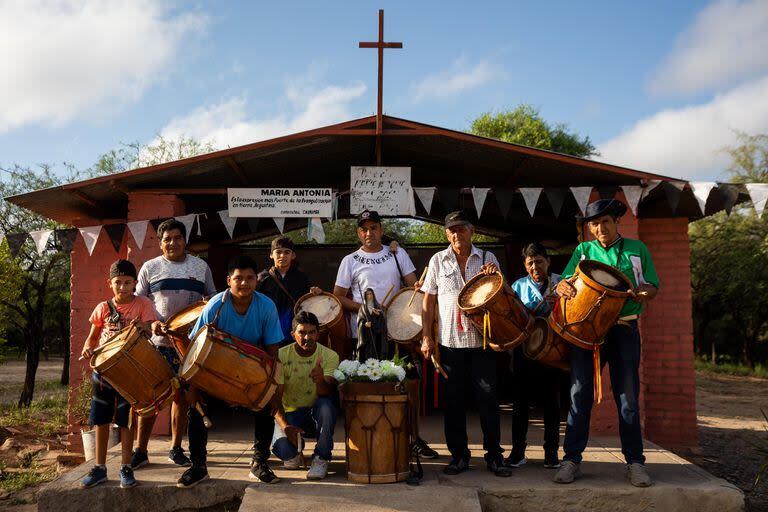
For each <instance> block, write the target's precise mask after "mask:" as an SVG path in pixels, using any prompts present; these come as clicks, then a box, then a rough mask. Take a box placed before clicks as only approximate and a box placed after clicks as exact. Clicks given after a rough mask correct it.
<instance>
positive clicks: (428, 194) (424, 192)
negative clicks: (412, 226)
mask: <svg viewBox="0 0 768 512" xmlns="http://www.w3.org/2000/svg"><path fill="white" fill-rule="evenodd" d="M435 190H437V187H413V191H414V192H416V197H418V198H419V202H420V203H421V206H423V207H424V209H425V210H426V211H427V215H429V214H430V213H432V201H433V200H434V199H435Z"/></svg>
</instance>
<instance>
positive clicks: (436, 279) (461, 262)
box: [421, 211, 512, 477]
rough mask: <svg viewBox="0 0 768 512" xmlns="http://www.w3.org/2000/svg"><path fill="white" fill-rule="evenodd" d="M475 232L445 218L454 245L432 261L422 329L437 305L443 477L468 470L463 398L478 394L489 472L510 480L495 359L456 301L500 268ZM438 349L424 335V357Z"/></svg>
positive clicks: (460, 216) (465, 222)
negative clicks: (447, 457) (479, 277)
mask: <svg viewBox="0 0 768 512" xmlns="http://www.w3.org/2000/svg"><path fill="white" fill-rule="evenodd" d="M474 231H475V229H474V227H473V226H472V223H471V222H470V219H469V216H468V215H467V214H466V213H465V212H463V211H457V212H452V213H449V214H448V215H447V216H446V217H445V235H446V237H447V238H448V241H449V242H450V243H451V245H450V246H449V247H448V248H447V249H445V250H444V251H440V252H438V253H437V254H435V255H434V256H432V258H431V259H430V260H429V269H428V270H427V275H426V277H425V278H424V284H423V285H422V286H421V290H422V291H423V292H424V303H423V306H422V321H421V322H422V325H432V324H433V322H434V318H435V306H436V304H437V305H439V306H438V307H439V310H440V316H439V324H438V325H439V335H438V340H439V342H440V349H439V350H440V358H441V362H442V365H443V368H444V370H445V372H446V373H447V374H448V379H447V380H446V381H445V395H446V396H445V420H444V425H445V427H444V428H445V441H446V444H447V445H448V450H449V451H450V452H451V462H450V463H449V464H448V465H447V466H446V467H445V469H444V470H443V472H444V473H445V474H447V475H457V474H459V473H461V472H463V471H466V470H467V469H469V459H470V455H471V454H470V452H469V447H468V440H467V412H466V409H465V403H464V402H465V400H464V399H465V393H466V392H467V390H468V389H470V388H472V389H474V392H475V399H476V402H477V407H478V411H479V413H480V426H481V427H482V430H483V448H484V449H485V452H486V453H485V463H486V465H487V467H488V470H489V471H491V472H493V473H494V474H495V475H496V476H503V477H507V476H511V475H512V470H511V469H510V468H508V467H505V466H504V464H503V458H502V456H501V454H502V453H503V450H502V449H501V444H500V443H501V426H500V423H501V418H500V413H499V401H498V396H497V393H496V354H495V353H494V352H493V351H490V350H485V349H483V339H482V336H480V335H479V334H478V332H477V331H476V330H475V328H474V327H472V324H471V322H470V320H469V318H468V317H467V316H466V315H464V314H463V313H462V312H461V310H460V309H459V306H458V301H457V299H458V296H459V292H461V289H462V288H463V287H464V285H465V284H466V282H467V281H469V280H470V279H471V278H472V277H474V276H475V275H476V274H478V273H480V272H482V271H487V272H491V271H494V270H495V269H496V268H498V266H499V262H498V260H497V259H496V256H494V255H493V254H492V253H490V252H486V251H483V250H481V249H478V248H477V247H475V246H474V245H473V244H472V235H473V234H474ZM436 350H437V344H436V342H435V339H434V337H433V336H432V333H431V332H430V330H429V329H425V330H424V337H423V339H422V342H421V351H422V353H423V354H424V357H426V358H427V359H429V358H430V357H431V356H432V355H433V354H434V353H435V351H436Z"/></svg>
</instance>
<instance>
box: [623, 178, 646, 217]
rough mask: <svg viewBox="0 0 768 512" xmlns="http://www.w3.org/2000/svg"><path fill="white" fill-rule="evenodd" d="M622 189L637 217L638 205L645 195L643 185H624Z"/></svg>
mask: <svg viewBox="0 0 768 512" xmlns="http://www.w3.org/2000/svg"><path fill="white" fill-rule="evenodd" d="M621 191H622V192H624V198H625V199H626V200H627V203H629V204H628V206H629V208H630V209H631V210H632V213H633V214H634V216H635V217H637V205H638V204H640V197H641V196H642V195H643V187H641V186H639V185H622V186H621Z"/></svg>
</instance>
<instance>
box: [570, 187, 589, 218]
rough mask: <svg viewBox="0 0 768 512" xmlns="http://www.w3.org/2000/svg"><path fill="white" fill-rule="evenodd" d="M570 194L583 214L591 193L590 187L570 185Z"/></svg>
mask: <svg viewBox="0 0 768 512" xmlns="http://www.w3.org/2000/svg"><path fill="white" fill-rule="evenodd" d="M571 194H573V198H574V199H575V200H576V204H577V205H579V210H581V213H582V214H583V213H584V212H585V210H586V209H587V205H588V204H589V196H590V195H591V194H592V187H571Z"/></svg>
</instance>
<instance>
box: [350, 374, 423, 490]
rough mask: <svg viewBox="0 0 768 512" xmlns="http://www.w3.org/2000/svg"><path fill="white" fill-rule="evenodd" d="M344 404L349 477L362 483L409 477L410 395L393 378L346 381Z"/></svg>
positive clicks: (386, 481) (398, 479)
mask: <svg viewBox="0 0 768 512" xmlns="http://www.w3.org/2000/svg"><path fill="white" fill-rule="evenodd" d="M339 390H340V392H341V395H342V403H343V406H344V426H345V432H346V435H345V437H346V449H347V480H349V481H351V482H358V483H363V484H386V483H393V482H402V481H404V480H405V479H406V478H407V477H408V470H409V468H408V456H409V453H410V440H409V434H410V423H409V415H408V395H407V394H406V391H405V389H404V388H403V386H402V385H401V384H396V383H394V382H380V383H374V382H346V383H344V384H343V385H342V386H341V387H340V389H339Z"/></svg>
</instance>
